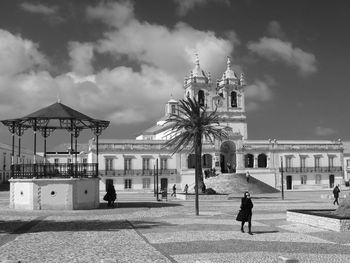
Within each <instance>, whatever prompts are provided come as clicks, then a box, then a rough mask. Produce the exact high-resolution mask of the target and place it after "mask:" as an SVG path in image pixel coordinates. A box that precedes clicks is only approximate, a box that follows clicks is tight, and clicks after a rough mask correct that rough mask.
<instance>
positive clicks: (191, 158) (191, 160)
mask: <svg viewBox="0 0 350 263" xmlns="http://www.w3.org/2000/svg"><path fill="white" fill-rule="evenodd" d="M187 167H188V168H189V169H192V168H196V157H195V155H194V154H190V155H188V157H187Z"/></svg>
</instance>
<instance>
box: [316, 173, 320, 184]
mask: <svg viewBox="0 0 350 263" xmlns="http://www.w3.org/2000/svg"><path fill="white" fill-rule="evenodd" d="M315 184H321V175H320V174H316V178H315Z"/></svg>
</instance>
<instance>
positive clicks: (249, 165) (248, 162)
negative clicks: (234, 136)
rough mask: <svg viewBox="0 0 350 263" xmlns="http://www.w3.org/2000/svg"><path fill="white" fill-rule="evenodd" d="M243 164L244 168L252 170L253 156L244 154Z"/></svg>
mask: <svg viewBox="0 0 350 263" xmlns="http://www.w3.org/2000/svg"><path fill="white" fill-rule="evenodd" d="M244 164H245V168H253V167H254V155H253V154H250V153H248V154H246V155H245V156H244Z"/></svg>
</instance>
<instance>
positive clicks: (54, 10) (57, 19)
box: [20, 2, 64, 24]
mask: <svg viewBox="0 0 350 263" xmlns="http://www.w3.org/2000/svg"><path fill="white" fill-rule="evenodd" d="M20 8H22V10H24V11H26V12H29V13H33V14H40V15H44V16H45V17H46V18H47V19H48V21H50V22H51V23H53V24H57V23H61V22H63V21H64V19H63V18H62V17H61V16H60V15H59V14H58V7H57V6H47V5H43V4H32V3H29V2H23V3H21V4H20Z"/></svg>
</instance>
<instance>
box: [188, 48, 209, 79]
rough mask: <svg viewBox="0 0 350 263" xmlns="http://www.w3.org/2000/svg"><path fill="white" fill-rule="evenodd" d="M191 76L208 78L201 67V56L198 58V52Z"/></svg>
mask: <svg viewBox="0 0 350 263" xmlns="http://www.w3.org/2000/svg"><path fill="white" fill-rule="evenodd" d="M191 77H197V78H198V77H200V78H207V76H206V75H205V73H204V71H203V70H202V69H201V67H200V65H199V58H198V55H197V54H196V65H195V67H194V69H193V70H192V71H191Z"/></svg>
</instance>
